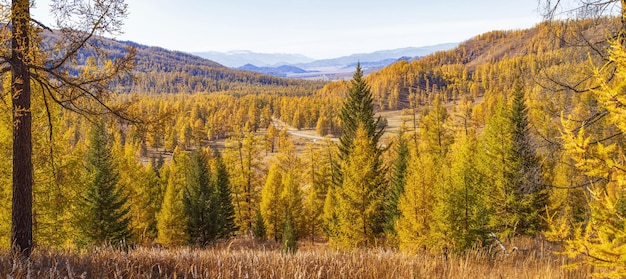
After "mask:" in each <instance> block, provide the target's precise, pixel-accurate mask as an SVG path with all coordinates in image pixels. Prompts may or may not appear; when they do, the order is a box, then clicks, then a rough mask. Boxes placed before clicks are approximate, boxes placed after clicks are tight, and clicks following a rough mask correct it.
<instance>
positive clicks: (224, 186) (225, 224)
mask: <svg viewBox="0 0 626 279" xmlns="http://www.w3.org/2000/svg"><path fill="white" fill-rule="evenodd" d="M213 157H214V159H213V160H212V163H213V164H212V168H213V170H214V174H213V176H212V178H213V181H212V184H213V185H214V186H213V187H215V189H216V191H217V200H218V209H217V220H216V222H217V226H218V228H217V237H218V238H227V237H230V236H231V235H232V234H233V233H234V232H235V231H237V226H236V225H235V208H234V206H233V198H232V195H231V189H230V181H229V178H228V171H227V170H226V164H224V160H223V159H222V156H221V154H220V153H219V152H218V151H215V152H214V153H213Z"/></svg>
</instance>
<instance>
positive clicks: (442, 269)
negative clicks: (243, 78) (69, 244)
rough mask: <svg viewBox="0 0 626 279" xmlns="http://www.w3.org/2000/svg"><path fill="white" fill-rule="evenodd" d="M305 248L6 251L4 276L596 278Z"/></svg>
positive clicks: (521, 260) (487, 259) (531, 259)
mask: <svg viewBox="0 0 626 279" xmlns="http://www.w3.org/2000/svg"><path fill="white" fill-rule="evenodd" d="M251 242H254V243H251ZM301 246H302V247H300V249H299V250H298V251H297V252H296V253H295V254H285V253H283V252H281V251H280V249H279V248H278V244H276V243H272V242H265V243H258V242H255V241H252V240H242V239H239V240H234V241H230V242H227V243H222V244H219V245H216V246H215V247H211V248H206V249H192V248H174V249H165V248H136V249H131V250H128V251H119V250H114V249H111V248H93V249H89V250H85V251H82V252H78V251H50V250H49V251H42V250H36V251H35V252H34V253H33V255H32V258H31V260H29V261H23V260H15V259H13V258H11V257H10V253H9V252H8V251H4V252H2V253H0V278H589V277H591V272H592V270H590V269H588V268H583V269H575V270H570V269H564V268H562V266H563V265H564V264H567V263H568V260H567V259H566V258H563V257H559V256H555V255H552V254H546V255H539V254H537V253H532V254H525V253H513V254H511V255H509V256H504V255H498V254H495V255H493V254H492V255H488V254H487V253H481V252H469V253H467V254H462V255H450V256H447V257H446V256H444V255H432V254H428V253H426V252H421V253H418V254H405V253H400V252H397V251H393V250H388V249H382V248H378V249H377V248H372V249H367V250H357V251H354V252H338V251H334V250H331V249H329V248H327V246H326V245H320V244H316V245H311V244H303V243H301Z"/></svg>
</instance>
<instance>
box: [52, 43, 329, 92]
mask: <svg viewBox="0 0 626 279" xmlns="http://www.w3.org/2000/svg"><path fill="white" fill-rule="evenodd" d="M55 32H58V31H55ZM42 37H43V38H44V42H43V46H44V47H48V48H53V47H54V43H55V41H56V40H58V39H59V38H58V34H55V33H54V32H50V31H46V32H44V33H43V34H42ZM93 44H95V45H97V46H98V47H102V48H103V49H104V50H105V51H107V52H109V54H110V55H109V58H110V59H115V58H118V57H122V56H123V55H124V54H125V53H127V48H129V47H134V48H135V49H136V55H135V69H134V77H135V80H133V81H132V82H131V81H130V80H122V81H119V82H114V83H112V84H110V86H111V89H113V90H115V91H118V92H122V93H138V94H167V93H185V94H189V93H211V92H228V93H230V94H236V95H245V94H250V93H257V92H273V93H275V94H281V95H306V94H309V93H310V92H312V91H315V90H317V89H318V88H320V87H321V86H323V83H322V82H317V81H306V80H296V79H283V78H277V77H273V76H270V75H263V74H259V73H256V72H251V71H240V70H236V69H230V68H227V67H224V66H222V65H220V64H218V63H216V62H213V61H210V60H207V59H204V58H201V57H199V56H195V55H191V54H187V53H184V52H180V51H171V50H166V49H163V48H160V47H151V46H145V45H141V44H138V43H135V42H130V41H116V40H112V39H107V38H97V41H96V40H95V39H94V40H93ZM93 51H94V50H93V48H85V49H81V50H80V51H79V53H78V54H77V56H78V57H77V63H78V64H77V65H74V66H72V67H71V69H68V70H70V71H73V72H75V73H78V71H80V70H81V69H83V67H84V65H85V63H87V60H88V58H89V57H90V56H93ZM100 63H102V61H100Z"/></svg>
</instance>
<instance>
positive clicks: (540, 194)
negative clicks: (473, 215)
mask: <svg viewBox="0 0 626 279" xmlns="http://www.w3.org/2000/svg"><path fill="white" fill-rule="evenodd" d="M510 118H511V124H512V125H513V128H512V131H511V132H512V137H513V150H512V151H513V154H512V160H513V162H512V163H513V164H514V166H516V170H515V172H516V173H515V176H516V179H515V181H514V182H516V183H517V185H516V186H515V187H516V188H517V191H518V192H519V194H520V196H519V198H520V199H522V200H529V201H530V202H528V203H525V206H524V208H522V209H521V211H522V212H520V214H522V215H523V218H522V220H523V223H521V224H520V225H519V227H520V230H521V231H523V232H524V233H526V234H531V235H532V234H536V233H538V232H540V231H542V230H543V229H544V228H545V224H544V221H543V220H544V219H545V214H543V213H544V212H545V209H546V205H547V203H548V190H547V189H546V187H545V186H544V185H543V183H542V182H543V181H542V180H543V175H542V170H541V165H540V163H539V158H538V157H537V155H536V150H535V149H536V148H535V144H534V142H535V141H533V139H532V138H531V135H532V133H531V130H530V121H529V120H528V108H527V107H526V98H525V94H524V88H523V85H522V83H521V81H519V80H516V82H515V84H514V88H513V100H512V104H511V115H510Z"/></svg>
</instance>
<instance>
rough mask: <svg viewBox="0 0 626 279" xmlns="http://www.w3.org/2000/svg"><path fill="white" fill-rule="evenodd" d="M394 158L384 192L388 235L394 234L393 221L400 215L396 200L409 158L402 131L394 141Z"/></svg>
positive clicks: (400, 192)
mask: <svg viewBox="0 0 626 279" xmlns="http://www.w3.org/2000/svg"><path fill="white" fill-rule="evenodd" d="M394 146H395V148H394V151H395V156H396V157H395V159H394V161H393V163H392V165H391V178H390V181H389V183H390V187H389V189H388V190H387V191H386V192H385V204H384V206H385V228H384V229H385V233H386V234H387V236H389V237H393V236H395V235H396V230H395V223H396V221H397V220H398V218H399V217H400V210H398V200H399V199H400V196H401V195H402V193H404V184H405V183H406V171H407V164H408V159H409V146H408V141H407V140H406V138H405V134H404V131H403V130H401V131H400V134H398V136H397V137H396V143H395V145H394Z"/></svg>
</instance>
